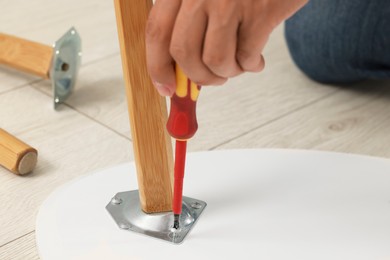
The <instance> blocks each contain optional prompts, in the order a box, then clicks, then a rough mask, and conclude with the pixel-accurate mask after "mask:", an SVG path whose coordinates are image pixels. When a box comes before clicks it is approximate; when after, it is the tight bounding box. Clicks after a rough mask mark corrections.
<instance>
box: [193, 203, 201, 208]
mask: <svg viewBox="0 0 390 260" xmlns="http://www.w3.org/2000/svg"><path fill="white" fill-rule="evenodd" d="M191 208H193V209H200V208H202V204H200V203H199V202H194V203H192V204H191Z"/></svg>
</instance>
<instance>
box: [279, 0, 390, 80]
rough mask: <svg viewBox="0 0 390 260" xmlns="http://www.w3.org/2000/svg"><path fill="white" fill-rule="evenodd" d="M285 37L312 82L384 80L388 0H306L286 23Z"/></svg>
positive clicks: (389, 35) (389, 51)
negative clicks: (306, 2)
mask: <svg viewBox="0 0 390 260" xmlns="http://www.w3.org/2000/svg"><path fill="white" fill-rule="evenodd" d="M285 36H286V40H287V45H288V47H289V50H290V54H291V56H292V58H293V60H294V62H295V63H296V64H297V66H298V67H299V68H300V69H301V70H302V71H303V72H304V73H305V74H306V75H308V76H309V77H310V78H312V79H314V80H316V81H319V82H324V83H349V82H357V81H361V80H367V79H390V0H309V3H308V4H307V5H306V6H305V7H303V8H302V9H301V10H300V11H298V12H297V13H296V14H295V15H294V16H292V17H291V18H290V19H288V20H287V21H286V26H285Z"/></svg>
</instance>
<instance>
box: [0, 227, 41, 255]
mask: <svg viewBox="0 0 390 260" xmlns="http://www.w3.org/2000/svg"><path fill="white" fill-rule="evenodd" d="M0 259H1V260H39V256H38V252H37V249H36V246H35V232H31V233H28V234H26V235H24V236H23V237H21V238H19V239H17V240H15V241H12V242H10V243H9V244H6V245H4V246H0Z"/></svg>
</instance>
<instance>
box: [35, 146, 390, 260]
mask: <svg viewBox="0 0 390 260" xmlns="http://www.w3.org/2000/svg"><path fill="white" fill-rule="evenodd" d="M187 168H188V171H187V177H186V181H185V190H184V193H185V195H186V196H189V197H193V198H198V199H202V200H205V201H206V202H207V203H208V206H207V208H206V209H205V211H204V213H203V215H202V216H201V218H200V219H199V222H198V223H197V225H196V226H195V227H194V229H193V230H192V232H191V233H190V234H189V235H188V237H187V239H186V240H185V241H184V243H183V244H181V245H172V244H170V243H168V242H165V241H162V240H157V239H154V238H150V237H147V236H143V235H139V234H137V233H133V232H129V231H123V230H120V229H119V228H118V227H117V225H116V223H115V222H114V221H113V220H112V219H111V216H110V215H109V214H108V212H106V210H105V206H106V204H107V203H108V202H109V201H110V199H111V197H113V196H114V195H115V194H116V193H117V192H119V191H126V190H129V189H137V186H136V178H135V170H134V164H124V165H121V166H117V167H114V168H111V169H107V170H104V171H101V172H98V173H95V174H92V175H90V176H88V177H85V178H82V179H79V180H77V181H74V182H72V183H70V184H67V185H65V186H64V187H62V188H60V189H59V190H57V191H56V192H54V193H53V194H52V195H51V196H50V197H49V198H48V200H46V201H45V203H44V204H43V206H42V208H41V210H40V212H39V214H38V218H37V225H36V229H37V230H36V234H37V244H38V249H39V252H40V254H41V257H42V259H43V260H51V259H56V260H60V259H91V260H92V259H102V260H103V259H145V260H146V259H147V260H149V259H172V260H174V259H183V258H185V259H194V260H195V259H280V260H282V259H300V260H303V259H307V260H309V259H340V260H341V259H355V260H357V259H371V260H374V259H378V260H379V259H389V258H390V247H389V244H390V189H389V186H390V160H383V159H376V158H370V157H362V156H351V155H345V154H337V153H324V152H310V151H297V150H232V151H218V152H202V153H194V154H190V155H189V156H188V167H187Z"/></svg>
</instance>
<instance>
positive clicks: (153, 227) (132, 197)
mask: <svg viewBox="0 0 390 260" xmlns="http://www.w3.org/2000/svg"><path fill="white" fill-rule="evenodd" d="M206 206H207V204H206V203H205V202H204V201H200V200H196V199H192V198H188V197H183V210H182V214H181V215H180V228H179V229H174V228H173V227H172V226H173V213H172V212H165V213H156V214H147V213H145V212H144V211H142V209H141V207H140V202H139V193H138V190H135V191H126V192H119V193H117V194H116V195H115V196H114V197H113V198H112V199H111V201H110V202H109V203H108V205H107V206H106V209H107V211H108V212H109V213H110V215H111V217H112V218H113V219H114V221H115V222H116V224H117V225H118V227H119V228H121V229H123V230H129V231H133V232H137V233H140V234H144V235H147V236H151V237H154V238H158V239H162V240H165V241H169V242H172V243H174V244H180V243H182V242H183V240H184V239H185V237H186V236H187V235H188V233H189V232H190V231H191V229H192V228H193V227H194V225H195V224H196V222H197V220H198V219H199V217H200V215H201V214H202V212H203V210H204V209H205V207H206Z"/></svg>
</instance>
